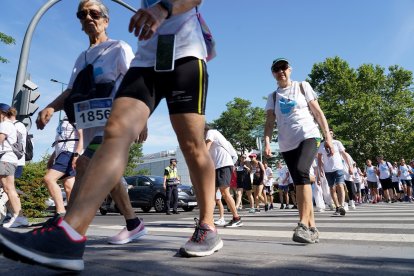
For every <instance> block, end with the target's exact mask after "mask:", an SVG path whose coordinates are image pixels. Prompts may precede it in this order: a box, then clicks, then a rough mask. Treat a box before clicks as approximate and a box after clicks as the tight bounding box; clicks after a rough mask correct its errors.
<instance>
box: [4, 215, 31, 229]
mask: <svg viewBox="0 0 414 276" xmlns="http://www.w3.org/2000/svg"><path fill="white" fill-rule="evenodd" d="M20 226H29V222H28V221H27V218H26V217H23V216H22V217H15V216H13V217H11V219H10V220H9V221H8V222H6V223H4V224H3V227H4V228H17V227H20Z"/></svg>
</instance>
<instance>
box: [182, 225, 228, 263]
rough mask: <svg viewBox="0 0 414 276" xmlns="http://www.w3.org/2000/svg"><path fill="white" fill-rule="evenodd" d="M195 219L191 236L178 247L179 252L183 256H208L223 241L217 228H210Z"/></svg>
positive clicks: (219, 247)
mask: <svg viewBox="0 0 414 276" xmlns="http://www.w3.org/2000/svg"><path fill="white" fill-rule="evenodd" d="M194 220H195V222H196V223H195V230H194V233H193V236H192V237H191V238H190V239H189V240H188V241H187V242H186V243H185V244H184V246H183V247H181V248H180V254H181V255H182V256H184V257H203V256H209V255H211V254H213V253H214V252H216V251H218V250H220V249H221V248H222V247H223V241H222V240H221V238H220V236H219V235H218V233H217V229H211V227H210V226H208V225H207V224H205V223H200V222H199V220H198V219H197V218H195V219H194Z"/></svg>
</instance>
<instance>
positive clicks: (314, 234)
mask: <svg viewBox="0 0 414 276" xmlns="http://www.w3.org/2000/svg"><path fill="white" fill-rule="evenodd" d="M309 232H310V235H311V239H312V240H313V241H314V243H319V231H318V229H317V228H316V227H310V228H309Z"/></svg>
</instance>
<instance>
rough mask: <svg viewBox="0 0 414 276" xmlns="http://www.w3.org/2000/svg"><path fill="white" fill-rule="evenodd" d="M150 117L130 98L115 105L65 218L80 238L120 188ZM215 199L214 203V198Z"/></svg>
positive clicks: (145, 110) (138, 102) (118, 100)
mask: <svg viewBox="0 0 414 276" xmlns="http://www.w3.org/2000/svg"><path fill="white" fill-rule="evenodd" d="M148 116H149V109H148V107H147V106H146V105H145V104H144V103H143V102H141V101H138V100H135V99H132V98H126V97H122V98H117V99H116V100H115V101H114V105H113V108H112V112H111V116H110V118H109V120H108V122H107V124H106V127H105V135H104V140H103V143H102V145H101V146H100V147H99V149H98V150H97V151H96V153H95V155H94V157H93V158H92V160H91V161H90V164H89V166H88V169H87V171H86V172H85V174H84V175H83V177H82V179H81V180H80V181H81V183H80V185H79V187H78V189H77V188H76V187H75V188H74V191H73V192H72V198H71V204H70V206H69V208H68V211H67V213H66V216H65V220H66V221H67V222H68V223H69V224H70V225H71V226H72V227H73V228H74V229H75V230H76V231H77V232H79V233H80V234H82V235H84V234H85V233H86V230H87V229H88V226H89V224H90V223H91V221H92V220H93V218H94V216H95V214H96V211H97V210H98V208H99V206H100V205H101V204H102V202H103V200H104V199H105V197H106V196H107V195H108V194H109V192H110V191H111V190H112V189H113V188H114V187H115V186H116V185H118V184H117V183H119V180H120V179H121V176H122V174H123V171H124V169H125V167H126V164H127V161H128V151H129V147H130V145H131V143H132V142H133V141H134V140H135V139H136V137H138V134H139V133H140V132H141V131H142V130H143V129H144V127H145V125H146V122H147V119H148ZM108 156H110V158H111V162H108ZM213 179H214V178H213ZM75 186H76V184H75ZM211 198H212V200H213V196H211Z"/></svg>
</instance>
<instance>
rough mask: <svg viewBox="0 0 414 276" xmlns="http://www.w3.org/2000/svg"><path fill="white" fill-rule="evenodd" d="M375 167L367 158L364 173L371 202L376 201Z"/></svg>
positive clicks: (377, 195) (376, 182)
mask: <svg viewBox="0 0 414 276" xmlns="http://www.w3.org/2000/svg"><path fill="white" fill-rule="evenodd" d="M377 170H378V169H377V167H375V166H374V165H372V161H371V160H370V159H367V161H366V166H365V172H364V175H365V176H366V177H367V184H368V189H369V192H370V193H371V202H372V204H375V203H377V202H378V198H379V194H378V182H379V181H378V176H377V174H378V173H377Z"/></svg>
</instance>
